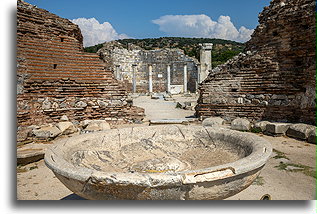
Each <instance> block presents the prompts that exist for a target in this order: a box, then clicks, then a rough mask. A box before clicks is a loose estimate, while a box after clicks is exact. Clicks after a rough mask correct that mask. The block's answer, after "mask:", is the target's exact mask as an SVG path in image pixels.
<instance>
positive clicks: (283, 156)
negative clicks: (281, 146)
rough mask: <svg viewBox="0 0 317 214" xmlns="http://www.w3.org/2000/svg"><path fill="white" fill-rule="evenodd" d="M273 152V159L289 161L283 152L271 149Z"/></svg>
mask: <svg viewBox="0 0 317 214" xmlns="http://www.w3.org/2000/svg"><path fill="white" fill-rule="evenodd" d="M273 152H275V153H276V155H275V156H274V157H273V158H274V159H281V158H285V159H287V160H289V158H288V157H287V156H286V154H285V153H284V152H281V151H279V150H277V149H273Z"/></svg>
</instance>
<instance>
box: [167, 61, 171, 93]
mask: <svg viewBox="0 0 317 214" xmlns="http://www.w3.org/2000/svg"><path fill="white" fill-rule="evenodd" d="M167 92H168V93H171V66H170V65H167Z"/></svg>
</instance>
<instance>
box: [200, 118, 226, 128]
mask: <svg viewBox="0 0 317 214" xmlns="http://www.w3.org/2000/svg"><path fill="white" fill-rule="evenodd" d="M224 122H225V120H224V119H222V118H221V117H210V118H206V119H204V121H203V122H202V125H203V126H221V125H223V124H224Z"/></svg>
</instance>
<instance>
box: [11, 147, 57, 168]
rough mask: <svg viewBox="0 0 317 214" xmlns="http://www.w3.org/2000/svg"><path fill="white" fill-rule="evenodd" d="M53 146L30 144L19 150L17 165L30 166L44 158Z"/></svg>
mask: <svg viewBox="0 0 317 214" xmlns="http://www.w3.org/2000/svg"><path fill="white" fill-rule="evenodd" d="M49 146H51V144H43V143H29V144H26V145H23V146H21V147H19V148H18V149H17V164H28V163H32V162H35V161H39V160H41V159H43V158H44V154H45V151H46V149H47V148H48V147H49Z"/></svg>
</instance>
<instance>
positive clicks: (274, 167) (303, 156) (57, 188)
mask: <svg viewBox="0 0 317 214" xmlns="http://www.w3.org/2000/svg"><path fill="white" fill-rule="evenodd" d="M176 99H177V100H181V101H183V100H184V99H185V100H186V99H187V100H190V99H192V98H184V97H181V96H178V97H177V96H176ZM135 105H137V106H140V107H143V108H145V112H146V120H151V119H152V120H153V119H171V118H174V119H177V118H178V119H181V118H185V117H190V116H192V115H193V113H194V112H193V111H190V110H182V109H176V108H175V105H176V103H175V102H173V101H164V100H153V99H150V98H149V97H138V98H136V100H135ZM147 125H148V123H147V122H145V123H143V124H136V126H147ZM258 135H260V136H261V137H263V138H265V139H266V140H268V141H269V142H271V144H272V146H273V148H274V152H273V154H272V157H271V158H270V160H269V161H268V163H267V164H266V166H265V167H264V168H263V169H262V171H261V174H260V176H259V177H258V178H257V179H256V181H255V182H254V183H253V184H252V185H251V186H250V187H248V188H247V189H245V190H244V191H242V192H240V193H239V194H237V195H235V196H232V197H230V198H228V199H227V200H259V199H260V198H261V197H262V196H263V195H264V194H269V195H270V196H271V198H272V200H314V199H316V179H315V178H314V176H316V145H312V144H308V143H306V142H304V141H298V140H295V139H292V138H287V137H270V136H265V135H261V134H258ZM17 171H18V173H17V198H18V199H19V200H80V199H81V198H80V197H79V196H77V195H75V194H73V193H72V192H71V191H70V190H68V189H67V188H66V187H65V186H64V185H63V184H62V183H61V182H60V181H59V180H58V179H57V178H56V177H55V175H54V174H53V173H52V172H51V171H50V170H49V169H48V168H47V167H46V166H45V164H44V161H43V160H40V161H38V162H35V163H32V164H28V165H26V166H22V167H18V168H17Z"/></svg>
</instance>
